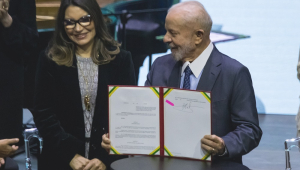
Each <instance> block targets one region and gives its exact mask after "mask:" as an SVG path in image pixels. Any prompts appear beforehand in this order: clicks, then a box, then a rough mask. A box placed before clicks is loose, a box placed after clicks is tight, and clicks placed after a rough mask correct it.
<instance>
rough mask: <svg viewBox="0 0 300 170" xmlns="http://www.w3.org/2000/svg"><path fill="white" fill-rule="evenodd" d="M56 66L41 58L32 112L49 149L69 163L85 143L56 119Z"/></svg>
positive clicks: (50, 61)
mask: <svg viewBox="0 0 300 170" xmlns="http://www.w3.org/2000/svg"><path fill="white" fill-rule="evenodd" d="M55 66H56V64H55V63H54V62H53V61H52V60H51V59H49V58H48V57H47V56H46V55H45V54H44V53H43V54H42V55H41V56H40V58H39V63H38V68H37V74H36V86H35V90H36V91H35V99H34V110H33V111H32V113H33V116H34V121H35V124H36V126H37V128H38V130H39V133H40V134H41V136H42V137H43V138H44V144H45V146H47V147H48V150H49V149H53V151H54V152H55V153H60V155H57V156H58V157H61V159H63V160H64V162H66V163H69V162H70V161H71V160H72V159H73V157H74V156H75V155H76V154H77V153H79V149H81V148H84V142H82V141H80V140H79V139H77V138H75V137H74V136H72V135H70V134H69V133H66V132H65V131H64V129H63V128H62V127H61V125H60V122H59V121H58V119H57V118H56V113H58V112H57V111H56V99H57V98H58V97H59V96H56V92H55V89H56V88H55V86H56V83H55V81H57V80H56V77H57V76H55V75H56V72H55Z"/></svg>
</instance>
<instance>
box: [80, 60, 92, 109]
mask: <svg viewBox="0 0 300 170" xmlns="http://www.w3.org/2000/svg"><path fill="white" fill-rule="evenodd" d="M77 65H78V68H79V71H80V72H81V75H82V77H83V79H84V82H85V84H86V86H87V88H86V95H85V96H84V105H85V108H86V110H87V111H91V103H90V101H91V100H90V99H91V95H90V92H91V85H90V84H91V83H90V84H89V83H88V81H87V78H86V77H85V76H84V73H83V71H82V69H81V67H80V64H79V61H78V60H77ZM92 77H94V75H93V76H92Z"/></svg>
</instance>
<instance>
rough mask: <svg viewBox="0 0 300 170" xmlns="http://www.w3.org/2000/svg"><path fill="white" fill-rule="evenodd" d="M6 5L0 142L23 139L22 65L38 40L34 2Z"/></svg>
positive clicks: (0, 54) (0, 30)
mask: <svg viewBox="0 0 300 170" xmlns="http://www.w3.org/2000/svg"><path fill="white" fill-rule="evenodd" d="M9 4H10V7H9V11H8V12H9V14H10V15H11V16H12V17H13V22H12V25H11V26H10V27H8V28H4V27H3V25H2V24H1V23H0V79H1V80H0V129H1V132H0V139H3V138H22V130H23V129H22V125H23V97H24V65H25V63H26V62H27V60H28V59H29V58H31V57H32V54H33V53H32V52H33V51H34V49H35V47H36V44H37V39H38V33H37V30H36V23H35V18H36V15H35V1H34V0H11V1H10V2H9ZM23 142H24V140H22V139H20V143H23Z"/></svg>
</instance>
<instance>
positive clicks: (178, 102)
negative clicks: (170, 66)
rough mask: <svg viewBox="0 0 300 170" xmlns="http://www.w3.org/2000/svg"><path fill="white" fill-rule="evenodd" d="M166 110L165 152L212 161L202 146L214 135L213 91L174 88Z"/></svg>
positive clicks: (165, 100) (166, 98)
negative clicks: (204, 138) (211, 99)
mask: <svg viewBox="0 0 300 170" xmlns="http://www.w3.org/2000/svg"><path fill="white" fill-rule="evenodd" d="M166 90H167V89H164V91H165V92H166ZM164 109H165V110H164V114H165V116H164V129H165V134H164V136H165V138H164V140H165V155H169V156H178V157H187V158H194V159H202V160H210V156H208V155H207V153H206V152H205V151H203V150H202V149H201V145H200V140H201V138H203V136H204V135H209V134H211V107H210V93H203V92H202V93H201V92H197V91H186V90H177V89H173V90H171V91H169V93H165V97H164Z"/></svg>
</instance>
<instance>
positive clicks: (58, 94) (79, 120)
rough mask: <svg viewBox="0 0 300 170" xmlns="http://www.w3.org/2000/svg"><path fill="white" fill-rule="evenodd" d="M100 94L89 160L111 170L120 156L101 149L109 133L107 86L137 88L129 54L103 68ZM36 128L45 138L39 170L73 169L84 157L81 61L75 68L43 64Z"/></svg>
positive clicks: (38, 80) (42, 59)
mask: <svg viewBox="0 0 300 170" xmlns="http://www.w3.org/2000/svg"><path fill="white" fill-rule="evenodd" d="M98 75H99V77H98V78H99V79H98V92H97V98H96V108H95V113H94V119H93V127H92V132H91V141H90V145H91V147H90V155H89V158H90V159H93V158H98V159H99V160H101V161H102V162H104V163H105V164H106V166H107V167H109V164H110V162H111V161H113V160H115V159H117V158H116V156H109V155H108V153H107V152H106V151H105V150H104V149H103V148H102V147H101V142H102V135H103V134H104V131H103V128H105V129H106V130H107V129H108V87H107V85H134V84H135V76H134V69H133V64H132V60H131V55H130V53H129V52H126V51H123V50H121V52H120V53H119V54H118V55H117V56H116V58H115V59H114V60H113V61H111V62H110V63H109V64H105V65H100V66H99V73H98ZM33 114H34V121H35V123H36V126H37V128H38V130H39V132H40V134H41V136H42V137H43V138H44V149H43V152H42V155H41V159H39V162H38V164H39V169H42V170H47V169H49V170H50V169H51V170H53V169H56V170H58V169H63V170H67V169H71V168H70V166H69V163H70V161H71V160H72V158H73V157H74V156H75V154H80V155H82V156H84V145H85V144H84V142H85V126H84V117H83V109H82V103H81V94H80V87H79V81H78V71H77V61H76V57H75V56H74V63H73V66H72V67H66V66H59V65H57V64H56V63H55V62H53V61H52V60H50V59H49V58H47V57H46V56H45V55H42V56H41V57H40V60H39V64H38V68H37V76H36V94H35V108H34V111H33Z"/></svg>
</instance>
